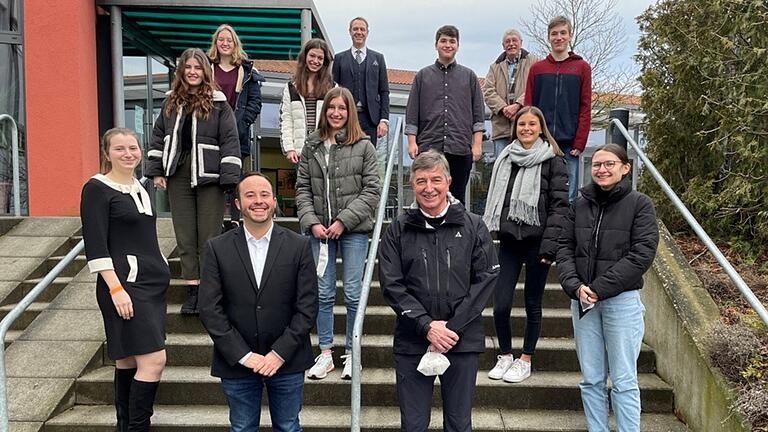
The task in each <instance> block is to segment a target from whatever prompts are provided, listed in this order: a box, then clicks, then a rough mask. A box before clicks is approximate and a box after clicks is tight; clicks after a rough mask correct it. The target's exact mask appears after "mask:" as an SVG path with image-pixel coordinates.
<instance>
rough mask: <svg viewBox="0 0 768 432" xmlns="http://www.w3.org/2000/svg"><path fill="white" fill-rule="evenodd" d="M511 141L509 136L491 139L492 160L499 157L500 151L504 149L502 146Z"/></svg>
mask: <svg viewBox="0 0 768 432" xmlns="http://www.w3.org/2000/svg"><path fill="white" fill-rule="evenodd" d="M511 142H512V141H511V140H510V139H509V137H507V138H496V139H495V140H493V160H494V162H495V161H496V159H498V158H499V155H500V154H501V151H502V150H504V147H506V146H508V145H509V143H511Z"/></svg>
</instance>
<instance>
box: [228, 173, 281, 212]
mask: <svg viewBox="0 0 768 432" xmlns="http://www.w3.org/2000/svg"><path fill="white" fill-rule="evenodd" d="M237 188H238V197H237V200H236V201H235V203H236V204H237V208H238V209H240V212H241V213H242V215H243V218H244V219H245V220H246V221H249V222H253V223H255V224H262V223H265V222H267V221H269V220H270V219H272V215H273V214H274V212H275V206H276V205H277V200H276V199H275V196H274V194H273V193H272V185H270V184H269V181H267V179H266V178H264V177H261V176H257V175H252V176H250V177H246V178H245V179H244V180H243V181H241V182H240V184H239V185H238V186H237Z"/></svg>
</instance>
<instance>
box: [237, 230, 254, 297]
mask: <svg viewBox="0 0 768 432" xmlns="http://www.w3.org/2000/svg"><path fill="white" fill-rule="evenodd" d="M244 230H245V227H243V226H242V225H240V227H239V228H238V229H237V235H235V249H237V254H238V255H240V260H241V261H242V262H243V266H244V267H245V272H246V273H247V274H248V280H250V281H251V286H252V287H253V289H254V291H256V292H257V293H258V292H259V285H258V284H257V283H256V276H255V275H254V274H253V263H251V254H250V253H248V244H247V243H246V241H245V231H244Z"/></svg>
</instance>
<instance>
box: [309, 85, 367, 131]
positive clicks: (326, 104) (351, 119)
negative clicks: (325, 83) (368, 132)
mask: <svg viewBox="0 0 768 432" xmlns="http://www.w3.org/2000/svg"><path fill="white" fill-rule="evenodd" d="M337 97H340V98H341V99H343V100H344V104H345V105H346V106H347V124H346V125H344V127H343V129H345V130H346V131H347V140H346V141H344V142H343V143H337V144H354V143H356V142H358V141H360V140H361V139H362V138H363V137H364V136H365V132H363V129H361V128H360V123H359V121H358V118H357V107H356V105H355V98H354V97H353V96H352V93H350V91H349V90H347V89H346V88H344V87H334V88H332V89H330V90H329V91H328V93H326V94H325V98H323V110H322V113H321V114H320V119H319V122H318V124H317V129H318V130H319V131H320V138H322V139H324V140H326V139H329V138H331V128H330V127H329V126H328V118H327V117H326V113H327V112H328V109H329V108H330V102H331V100H332V99H335V98H337Z"/></svg>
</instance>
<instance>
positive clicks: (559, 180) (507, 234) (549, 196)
mask: <svg viewBox="0 0 768 432" xmlns="http://www.w3.org/2000/svg"><path fill="white" fill-rule="evenodd" d="M519 172H520V167H519V166H517V165H516V164H512V172H511V173H510V175H509V182H508V184H507V190H506V191H505V192H504V205H503V206H502V208H501V220H500V221H499V240H501V241H512V240H525V239H531V238H541V246H540V247H539V256H541V257H544V258H547V259H549V260H550V261H554V259H555V256H556V255H557V245H558V242H559V241H560V233H561V230H562V227H563V219H565V216H566V214H567V213H568V171H567V170H566V168H565V159H563V158H562V157H561V156H555V157H553V158H550V159H547V160H546V161H544V162H542V163H541V191H540V192H539V203H538V205H537V208H538V210H539V221H541V225H539V226H534V225H528V224H525V223H520V222H517V221H511V220H509V219H507V215H508V214H509V196H510V193H511V192H512V186H513V185H514V183H515V177H516V176H517V174H518V173H519Z"/></svg>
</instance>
